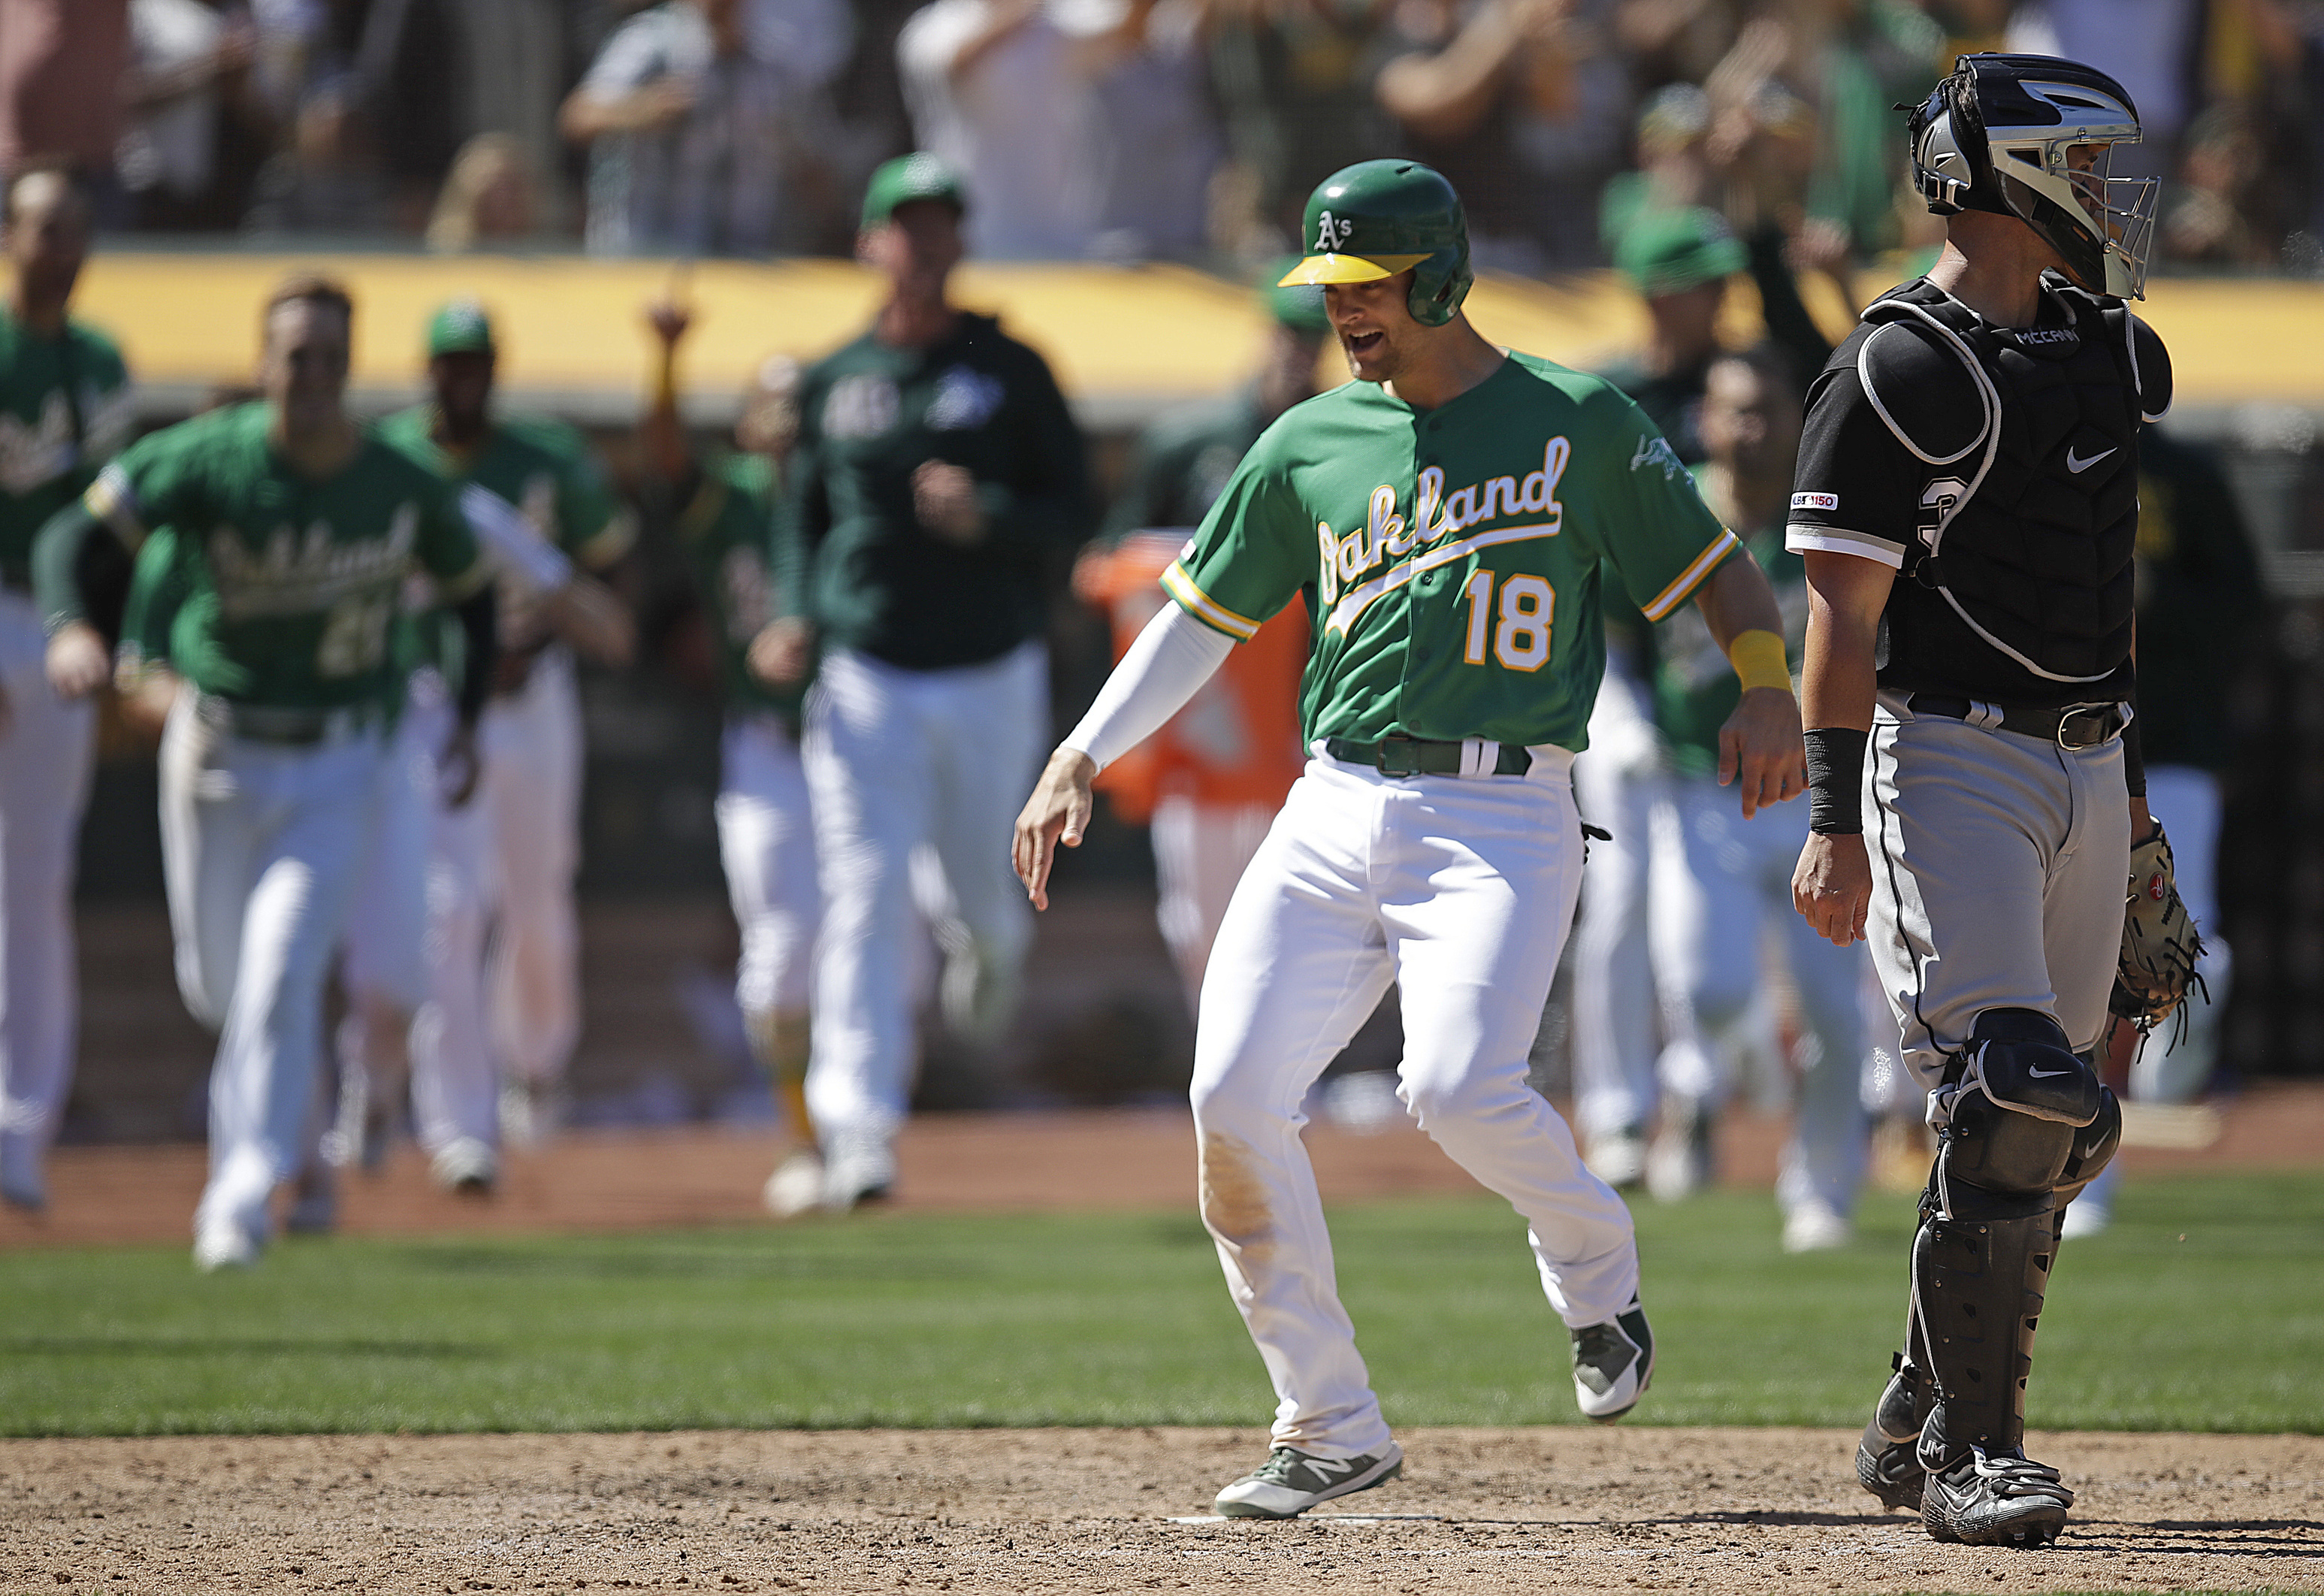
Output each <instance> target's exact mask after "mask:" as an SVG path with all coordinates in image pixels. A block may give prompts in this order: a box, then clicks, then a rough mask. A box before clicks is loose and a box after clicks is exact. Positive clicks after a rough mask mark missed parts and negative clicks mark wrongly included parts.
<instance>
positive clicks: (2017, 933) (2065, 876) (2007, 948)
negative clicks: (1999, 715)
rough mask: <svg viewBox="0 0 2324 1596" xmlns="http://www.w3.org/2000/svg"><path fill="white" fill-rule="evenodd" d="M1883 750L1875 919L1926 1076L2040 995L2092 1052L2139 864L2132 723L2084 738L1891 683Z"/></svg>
mask: <svg viewBox="0 0 2324 1596" xmlns="http://www.w3.org/2000/svg"><path fill="white" fill-rule="evenodd" d="M1868 766H1869V779H1868V780H1867V781H1866V783H1865V789H1864V841H1865V845H1866V848H1867V851H1868V853H1870V856H1871V861H1872V909H1871V914H1870V917H1869V921H1868V924H1867V927H1866V930H1867V936H1868V940H1869V941H1870V943H1871V947H1872V959H1873V963H1874V964H1876V965H1877V966H1878V968H1879V971H1880V985H1881V991H1882V993H1883V995H1884V996H1886V998H1887V1000H1888V1006H1889V1008H1890V1010H1892V1011H1893V1012H1894V1013H1895V1016H1896V1019H1897V1023H1898V1024H1899V1025H1900V1026H1901V1027H1902V1028H1903V1031H1904V1038H1903V1040H1904V1065H1905V1067H1906V1068H1908V1069H1910V1070H1911V1071H1912V1072H1913V1075H1914V1079H1915V1080H1917V1081H1918V1082H1919V1083H1920V1084H1921V1086H1922V1088H1923V1090H1927V1089H1930V1088H1932V1087H1934V1086H1936V1085H1937V1084H1938V1083H1939V1082H1940V1080H1941V1078H1942V1075H1943V1071H1944V1064H1945V1059H1946V1057H1947V1056H1948V1055H1950V1054H1951V1053H1954V1052H1957V1051H1959V1049H1960V1047H1961V1046H1962V1044H1964V1043H1966V1042H1967V1041H1968V1040H1969V1031H1970V1029H1971V1028H1972V1027H1973V1026H1974V1025H1975V1024H1976V1023H1977V1017H1978V1015H1979V1014H1982V1013H1983V1012H1985V1010H1987V1009H2032V1010H2035V1011H2036V1012H2038V1013H2042V1014H2046V1015H2048V1016H2050V1017H2051V1018H2052V1019H2055V1020H2056V1021H2057V1022H2058V1023H2059V1024H2060V1025H2061V1026H2062V1027H2063V1028H2064V1029H2065V1032H2066V1038H2067V1045H2068V1046H2069V1047H2072V1048H2073V1049H2074V1050H2075V1051H2076V1052H2081V1051H2083V1050H2084V1049H2087V1048H2089V1047H2093V1046H2095V1045H2096V1044H2097V1042H2098V1038H2100V1036H2102V1035H2103V1034H2104V1032H2105V1029H2106V1025H2107V994H2108V993H2109V992H2112V991H2113V989H2114V973H2115V966H2116V964H2117V963H2118V962H2119V960H2120V956H2121V950H2122V900H2123V884H2124V883H2125V882H2126V881H2128V880H2129V879H2130V800H2129V798H2128V797H2127V795H2126V793H2125V792H2124V790H2123V785H2122V743H2121V741H2120V739H2116V740H2115V741H2113V742H2110V743H2104V744H2101V745H2100V746H2098V747H2097V748H2086V749H2080V750H2078V751H2074V752H2068V751H2067V750H2064V749H2061V748H2060V747H2059V746H2058V745H2057V744H2056V743H2052V742H2044V741H2043V740H2042V739H2040V738H2038V737H2025V736H2020V735H2019V734H2018V733H2015V732H2000V731H1985V730H1982V729H1980V728H1978V727H1977V726H1972V725H1970V724H1969V723H1967V722H1966V721H1957V720H1951V719H1949V718H1947V717H1945V716H1943V715H1921V716H1917V717H1916V716H1914V715H1913V713H1912V711H1911V710H1910V709H1908V708H1906V707H1905V706H1904V702H1903V700H1902V699H1901V698H1900V697H1897V696H1896V695H1895V694H1892V693H1883V694H1881V695H1880V706H1879V709H1878V711H1877V713H1876V715H1874V717H1873V723H1872V742H1871V752H1870V756H1869V760H1868Z"/></svg>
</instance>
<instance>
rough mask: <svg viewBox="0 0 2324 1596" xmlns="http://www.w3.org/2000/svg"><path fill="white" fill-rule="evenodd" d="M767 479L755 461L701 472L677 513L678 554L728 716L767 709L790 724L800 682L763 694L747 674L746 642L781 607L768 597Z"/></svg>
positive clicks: (765, 468)
mask: <svg viewBox="0 0 2324 1596" xmlns="http://www.w3.org/2000/svg"><path fill="white" fill-rule="evenodd" d="M776 513H777V511H776V500H775V473H774V467H773V466H772V464H771V463H770V461H768V460H767V459H766V457H763V456H761V455H730V456H727V457H725V458H724V459H721V460H717V461H715V462H713V463H712V464H711V465H710V466H709V467H708V468H707V469H705V471H704V472H703V473H702V485H701V486H700V487H699V488H698V489H696V492H695V495H694V498H693V500H692V501H691V502H690V503H687V506H686V508H685V509H684V510H682V511H680V512H678V547H679V548H681V549H684V550H685V552H686V563H687V568H688V569H689V570H690V571H692V572H693V574H694V586H695V590H696V592H697V593H698V594H699V595H701V598H702V606H703V610H704V612H705V615H706V616H707V618H708V621H709V623H710V630H711V633H712V642H713V643H714V645H715V647H716V649H717V650H718V677H719V682H720V685H721V686H722V687H724V690H725V694H726V704H727V706H728V707H729V708H730V709H734V710H752V709H762V710H770V711H773V712H774V713H776V714H779V715H785V716H787V717H788V718H789V719H791V720H793V721H796V720H797V719H798V712H799V700H800V699H801V698H802V697H804V696H805V694H806V691H807V687H806V684H805V683H803V682H802V683H800V684H799V685H798V686H796V687H786V688H778V687H769V686H768V685H767V684H766V683H765V682H762V681H761V680H760V679H759V678H757V677H755V676H753V675H752V674H751V668H750V660H749V656H750V652H751V640H752V638H755V637H757V636H758V635H759V633H760V632H761V631H762V630H763V629H764V628H765V627H766V624H767V623H768V622H770V621H771V620H773V619H774V618H775V616H776V615H777V614H778V613H779V612H780V610H781V609H782V608H784V607H785V606H781V605H779V604H777V603H776V597H775V580H774V518H775V515H776Z"/></svg>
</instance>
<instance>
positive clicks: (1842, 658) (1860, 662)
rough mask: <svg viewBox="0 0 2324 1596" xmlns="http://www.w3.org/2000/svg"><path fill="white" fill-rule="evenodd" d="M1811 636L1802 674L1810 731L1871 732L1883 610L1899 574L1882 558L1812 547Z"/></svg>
mask: <svg viewBox="0 0 2324 1596" xmlns="http://www.w3.org/2000/svg"><path fill="white" fill-rule="evenodd" d="M1804 559H1805V563H1806V565H1807V574H1808V638H1807V648H1806V650H1805V654H1804V657H1803V660H1802V661H1801V670H1800V712H1801V714H1802V715H1804V716H1805V717H1806V720H1807V724H1808V726H1809V727H1810V728H1811V729H1814V730H1821V729H1822V728H1824V727H1826V726H1846V727H1848V728H1849V729H1850V730H1853V731H1858V732H1868V731H1870V730H1871V729H1872V700H1873V693H1874V691H1875V687H1876V680H1875V678H1876V676H1877V666H1876V664H1875V662H1874V660H1875V652H1874V650H1875V649H1876V647H1877V643H1878V641H1879V638H1880V612H1881V611H1882V610H1884V609H1886V607H1887V604H1888V590H1889V588H1890V587H1892V586H1895V580H1896V574H1895V572H1894V571H1892V570H1890V569H1889V568H1888V567H1886V566H1884V565H1882V564H1881V563H1880V562H1879V561H1877V560H1872V559H1864V558H1858V556H1856V555H1853V554H1830V553H1826V552H1824V551H1822V550H1820V549H1811V550H1809V551H1808V553H1807V554H1806V556H1805V557H1804Z"/></svg>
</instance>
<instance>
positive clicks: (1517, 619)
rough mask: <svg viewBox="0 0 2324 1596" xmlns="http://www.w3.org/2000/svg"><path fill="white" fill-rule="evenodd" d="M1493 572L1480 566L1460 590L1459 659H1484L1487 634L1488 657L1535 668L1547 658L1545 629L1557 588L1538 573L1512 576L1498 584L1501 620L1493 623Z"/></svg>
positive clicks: (1554, 608) (1478, 661)
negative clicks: (1464, 627)
mask: <svg viewBox="0 0 2324 1596" xmlns="http://www.w3.org/2000/svg"><path fill="white" fill-rule="evenodd" d="M1498 580H1499V577H1498V575H1497V573H1495V572H1492V571H1479V572H1477V573H1476V575H1474V576H1472V577H1470V578H1469V581H1468V584H1467V586H1464V587H1462V589H1461V596H1462V598H1464V599H1466V600H1467V601H1468V604H1469V636H1468V646H1467V647H1466V648H1465V649H1464V650H1462V656H1461V657H1462V659H1464V660H1467V661H1468V662H1469V663H1470V664H1471V665H1482V664H1483V663H1484V662H1485V634H1486V633H1487V632H1491V633H1492V648H1493V658H1494V659H1496V660H1499V661H1500V662H1501V664H1502V665H1503V666H1505V667H1506V668H1507V669H1510V670H1539V669H1541V668H1542V667H1543V666H1545V665H1546V664H1548V663H1549V629H1550V624H1551V622H1552V621H1553V619H1554V617H1555V616H1556V613H1557V591H1556V589H1554V588H1553V587H1552V586H1550V585H1549V584H1548V583H1547V582H1545V581H1544V580H1543V579H1542V578H1541V577H1534V576H1516V577H1510V578H1509V579H1508V581H1506V582H1502V583H1501V584H1500V588H1501V602H1500V605H1499V612H1500V624H1499V626H1498V627H1496V626H1494V625H1493V614H1494V604H1493V585H1494V583H1495V582H1496V581H1498Z"/></svg>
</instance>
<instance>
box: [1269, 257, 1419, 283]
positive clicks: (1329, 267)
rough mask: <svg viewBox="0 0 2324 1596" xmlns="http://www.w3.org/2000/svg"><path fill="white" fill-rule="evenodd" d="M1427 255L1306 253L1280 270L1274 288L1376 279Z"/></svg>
mask: <svg viewBox="0 0 2324 1596" xmlns="http://www.w3.org/2000/svg"><path fill="white" fill-rule="evenodd" d="M1427 258H1428V257H1427V256H1426V255H1371V256H1365V255H1341V254H1320V255H1309V256H1308V257H1307V258H1306V259H1305V260H1303V261H1301V262H1300V263H1298V264H1297V265H1296V266H1294V267H1292V268H1291V270H1290V271H1288V272H1285V273H1284V274H1283V281H1280V282H1278V283H1277V284H1276V285H1275V286H1276V287H1277V288H1300V287H1303V286H1306V285H1309V284H1314V283H1324V282H1378V281H1380V280H1381V279H1382V278H1384V277H1393V276H1395V275H1396V274H1397V272H1409V271H1411V270H1412V268H1414V267H1415V266H1417V265H1418V264H1420V263H1421V262H1423V261H1425V260H1426V259H1427Z"/></svg>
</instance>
